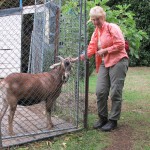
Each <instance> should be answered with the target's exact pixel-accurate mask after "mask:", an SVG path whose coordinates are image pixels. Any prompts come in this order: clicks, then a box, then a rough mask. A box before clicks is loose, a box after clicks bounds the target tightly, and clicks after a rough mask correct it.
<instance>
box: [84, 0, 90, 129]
mask: <svg viewBox="0 0 150 150" xmlns="http://www.w3.org/2000/svg"><path fill="white" fill-rule="evenodd" d="M84 19H85V20H84V29H85V31H84V34H85V38H84V44H85V58H86V59H85V60H86V66H85V111H84V128H85V129H88V89H89V59H88V58H87V51H86V49H87V16H86V0H85V1H84Z"/></svg>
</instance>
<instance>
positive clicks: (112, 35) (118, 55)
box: [72, 6, 129, 131]
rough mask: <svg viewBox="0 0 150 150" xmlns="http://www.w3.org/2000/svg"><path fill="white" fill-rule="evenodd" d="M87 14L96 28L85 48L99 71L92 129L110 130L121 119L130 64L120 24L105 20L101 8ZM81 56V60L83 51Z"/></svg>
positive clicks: (94, 8) (104, 14)
mask: <svg viewBox="0 0 150 150" xmlns="http://www.w3.org/2000/svg"><path fill="white" fill-rule="evenodd" d="M89 16H90V20H89V21H91V22H92V23H93V24H94V26H95V31H94V32H93V35H92V37H91V41H90V43H89V45H88V48H87V56H88V58H90V57H91V56H93V55H94V54H95V63H96V72H97V73H98V77H97V86H96V96H97V107H98V116H99V120H98V121H97V122H96V123H94V125H93V128H94V129H101V130H102V131H111V130H113V129H115V128H117V121H118V120H119V119H120V114H121V106H122V90H123V86H124V81H125V77H126V73H127V70H128V64H129V62H128V55H127V52H126V50H125V40H124V37H123V34H122V31H121V29H120V27H119V26H118V25H117V24H114V23H108V22H107V21H106V12H105V11H104V10H103V8H102V7H100V6H95V7H93V8H91V10H90V13H89ZM72 59H73V60H74V61H76V60H78V58H72ZM80 59H81V60H84V54H82V55H81V56H80ZM109 94H110V99H111V101H112V105H111V110H110V113H108V104H107V102H108V96H109Z"/></svg>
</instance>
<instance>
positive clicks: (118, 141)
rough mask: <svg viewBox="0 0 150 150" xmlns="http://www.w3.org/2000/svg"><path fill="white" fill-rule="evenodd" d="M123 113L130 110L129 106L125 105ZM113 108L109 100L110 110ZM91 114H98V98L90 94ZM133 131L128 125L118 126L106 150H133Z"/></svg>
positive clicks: (111, 134)
mask: <svg viewBox="0 0 150 150" xmlns="http://www.w3.org/2000/svg"><path fill="white" fill-rule="evenodd" d="M123 105H124V106H123V108H122V110H123V111H126V110H128V109H129V108H128V105H127V104H126V103H124V104H123ZM110 108H111V100H110V99H109V100H108V109H109V110H110ZM89 112H90V113H94V114H97V103H96V96H95V95H94V94H89ZM131 137H132V129H131V127H130V126H128V125H126V124H118V128H117V129H116V130H113V131H112V132H110V133H109V138H110V139H111V141H112V143H111V145H110V146H109V147H107V148H106V149H105V150H132V139H131Z"/></svg>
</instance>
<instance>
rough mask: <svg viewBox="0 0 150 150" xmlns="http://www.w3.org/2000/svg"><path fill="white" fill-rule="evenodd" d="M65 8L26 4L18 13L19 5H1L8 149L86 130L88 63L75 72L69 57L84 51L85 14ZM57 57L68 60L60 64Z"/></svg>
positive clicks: (0, 72) (0, 62) (2, 102)
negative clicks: (51, 67) (84, 126)
mask: <svg viewBox="0 0 150 150" xmlns="http://www.w3.org/2000/svg"><path fill="white" fill-rule="evenodd" d="M15 2H16V1H15ZM61 4H62V2H61V1H60V0H59V1H28V2H25V3H23V7H21V5H20V8H19V3H18V2H16V3H13V4H12V3H8V2H7V1H3V2H1V3H0V5H1V6H2V7H1V10H0V78H1V81H0V94H1V95H0V108H1V116H0V117H1V118H0V119H2V122H1V139H2V144H3V146H4V147H7V146H12V145H18V144H22V143H26V142H30V141H35V140H37V139H42V138H46V137H50V136H55V135H60V134H63V133H66V132H70V131H76V130H78V129H81V128H83V120H84V118H83V114H84V109H85V108H84V100H85V90H84V89H85V88H84V87H85V83H84V82H85V81H84V74H85V64H84V62H80V61H78V62H77V63H75V64H72V66H73V67H72V71H71V70H70V69H71V66H70V63H71V62H70V58H69V57H77V56H78V55H79V54H80V50H84V47H85V45H84V36H83V35H84V25H83V24H82V23H81V22H83V20H82V12H81V11H80V9H79V13H77V14H73V13H63V11H62V7H61ZM80 7H82V6H80V5H79V8H80ZM58 55H60V56H62V57H63V58H67V59H63V58H62V57H60V60H61V61H60V60H59V59H58V58H57V57H56V56H58ZM53 64H55V67H54V69H50V66H51V65H53ZM62 68H63V69H62ZM16 72H17V73H16ZM12 73H13V74H12ZM20 73H21V74H20ZM69 74H70V77H69ZM68 77H69V80H68V81H67V80H66V79H68ZM66 81H67V82H66ZM64 82H66V83H64ZM7 106H8V108H9V109H8V110H7ZM16 106H17V108H16ZM5 110H6V113H5ZM13 113H14V117H13ZM3 115H4V116H3ZM51 121H52V123H53V126H52V124H51ZM12 122H13V123H12ZM11 125H12V126H11Z"/></svg>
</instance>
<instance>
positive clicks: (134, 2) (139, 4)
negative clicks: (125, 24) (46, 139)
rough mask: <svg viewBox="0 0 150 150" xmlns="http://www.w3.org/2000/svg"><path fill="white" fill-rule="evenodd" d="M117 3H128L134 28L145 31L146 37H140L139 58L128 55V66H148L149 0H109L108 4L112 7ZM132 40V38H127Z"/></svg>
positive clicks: (149, 44) (149, 45)
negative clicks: (132, 15) (132, 16)
mask: <svg viewBox="0 0 150 150" xmlns="http://www.w3.org/2000/svg"><path fill="white" fill-rule="evenodd" d="M118 4H120V5H121V4H130V7H129V8H128V10H131V11H132V12H134V14H135V16H134V20H135V22H136V28H137V29H139V30H141V29H142V30H143V31H145V32H146V33H147V35H148V38H143V39H142V38H141V39H140V40H141V45H140V51H139V59H136V58H135V57H134V56H131V57H130V66H135V65H136V66H137V65H138V66H143V65H144V66H150V51H149V49H150V39H149V38H150V24H149V22H150V13H149V10H150V9H149V6H150V2H149V0H143V1H141V0H118V1H116V0H109V2H108V5H109V6H110V7H111V8H112V9H114V8H115V6H116V5H118ZM135 35H136V34H135ZM135 38H136V37H135ZM129 40H130V42H132V41H133V40H134V39H129Z"/></svg>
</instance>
